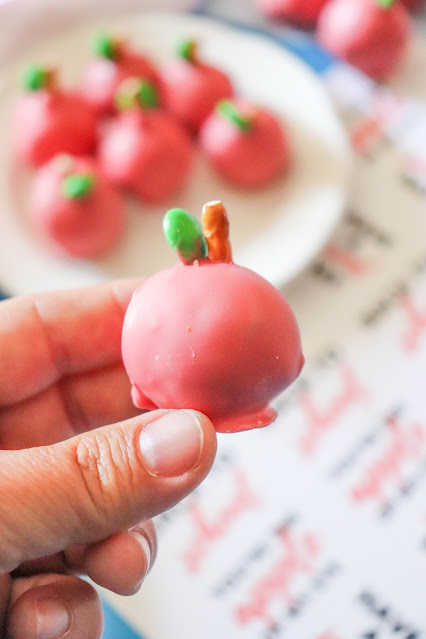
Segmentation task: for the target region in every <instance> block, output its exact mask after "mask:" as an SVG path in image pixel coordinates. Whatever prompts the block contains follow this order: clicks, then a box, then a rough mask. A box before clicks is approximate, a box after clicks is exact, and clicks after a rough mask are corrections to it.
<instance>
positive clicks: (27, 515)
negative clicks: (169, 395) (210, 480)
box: [0, 410, 216, 575]
mask: <svg viewBox="0 0 426 639" xmlns="http://www.w3.org/2000/svg"><path fill="white" fill-rule="evenodd" d="M215 453H216V433H215V430H214V428H213V425H212V423H211V422H210V421H209V420H208V419H207V417H205V416H204V415H202V414H200V413H197V412H195V411H191V410H180V411H153V412H151V413H145V414H144V415H140V416H138V417H135V418H133V419H130V420H128V421H125V422H121V423H119V424H115V425H112V426H107V427H105V428H99V429H97V430H93V431H90V432H88V433H84V434H83V435H79V436H77V437H74V438H72V439H69V440H67V441H65V442H61V443H60V444H55V445H54V446H46V447H40V448H32V449H28V450H23V451H7V452H6V451H4V452H1V453H0V495H1V500H0V549H1V554H0V575H1V574H3V573H5V572H10V571H12V570H14V569H15V568H16V567H17V566H18V565H20V564H21V563H22V562H23V561H26V560H30V559H36V558H39V557H43V556H46V555H50V554H53V553H56V552H59V551H61V550H64V549H66V548H68V547H69V546H73V545H79V544H89V543H93V542H97V541H100V540H102V539H105V538H106V537H109V536H110V535H111V534H113V533H115V532H117V531H120V530H123V529H126V528H130V527H131V526H135V525H136V524H137V523H139V522H140V521H142V520H144V519H149V518H151V517H153V516H155V515H158V514H159V513H161V512H163V511H165V510H167V509H168V508H170V507H171V506H173V505H174V504H176V503H177V502H179V501H180V500H181V499H183V497H185V496H186V495H187V494H188V493H190V492H191V491H192V490H193V489H194V488H195V487H196V486H197V485H198V484H199V483H200V482H201V481H202V480H203V479H204V477H205V476H206V475H207V473H208V471H209V470H210V468H211V465H212V463H213V460H214V456H215Z"/></svg>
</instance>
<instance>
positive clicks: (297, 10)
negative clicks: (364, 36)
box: [257, 0, 357, 24]
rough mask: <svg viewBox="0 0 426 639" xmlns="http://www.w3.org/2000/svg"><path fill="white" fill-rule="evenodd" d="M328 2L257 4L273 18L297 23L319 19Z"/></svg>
mask: <svg viewBox="0 0 426 639" xmlns="http://www.w3.org/2000/svg"><path fill="white" fill-rule="evenodd" d="M356 1H357V0H354V2H356ZM327 2H328V0H257V5H258V7H259V9H260V10H261V11H262V13H264V14H266V15H267V16H269V17H271V18H282V19H284V20H288V21H290V22H294V23H296V24H312V23H314V22H316V21H317V20H318V17H319V14H320V13H321V11H322V9H323V8H324V7H325V5H326V4H327Z"/></svg>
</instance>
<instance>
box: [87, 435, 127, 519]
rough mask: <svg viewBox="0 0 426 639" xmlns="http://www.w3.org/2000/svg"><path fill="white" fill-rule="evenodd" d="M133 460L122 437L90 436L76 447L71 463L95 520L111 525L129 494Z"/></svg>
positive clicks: (124, 438)
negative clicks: (105, 521) (79, 479)
mask: <svg viewBox="0 0 426 639" xmlns="http://www.w3.org/2000/svg"><path fill="white" fill-rule="evenodd" d="M133 457H134V455H133V454H132V451H131V445H130V444H129V442H128V441H127V440H126V437H125V436H124V434H123V433H114V434H111V433H102V435H101V434H97V433H92V434H91V436H90V437H89V438H87V437H83V438H82V439H81V440H80V441H79V442H78V444H77V447H76V452H75V461H76V464H77V468H78V472H79V475H80V477H81V481H82V486H83V490H84V492H85V494H86V495H87V498H88V503H89V507H90V508H91V509H93V510H94V511H95V513H96V519H97V520H98V519H99V515H101V516H102V515H103V516H104V517H105V519H107V520H108V521H109V522H111V518H113V517H114V512H116V511H117V510H118V509H119V508H120V506H122V504H123V500H126V498H127V497H129V495H130V493H131V492H132V487H133V472H132V463H131V460H132V458H133Z"/></svg>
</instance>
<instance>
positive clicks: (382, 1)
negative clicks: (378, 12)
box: [376, 0, 395, 9]
mask: <svg viewBox="0 0 426 639" xmlns="http://www.w3.org/2000/svg"><path fill="white" fill-rule="evenodd" d="M376 1H377V4H378V5H379V6H380V7H382V8H383V9H390V8H391V6H392V5H393V4H394V2H395V0H376Z"/></svg>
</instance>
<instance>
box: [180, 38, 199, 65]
mask: <svg viewBox="0 0 426 639" xmlns="http://www.w3.org/2000/svg"><path fill="white" fill-rule="evenodd" d="M178 55H179V57H180V58H183V59H184V60H187V61H188V62H195V59H196V55H197V42H196V41H195V40H183V41H182V42H180V43H179V44H178Z"/></svg>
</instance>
